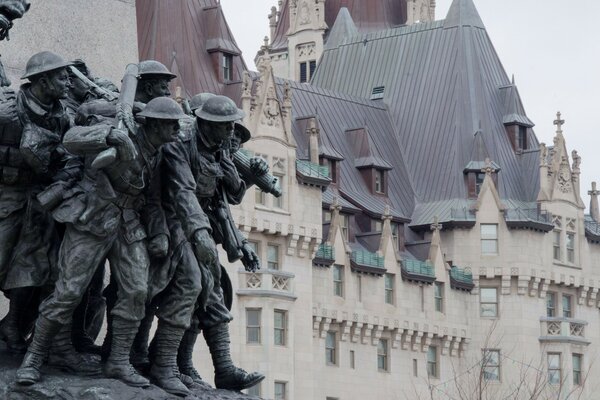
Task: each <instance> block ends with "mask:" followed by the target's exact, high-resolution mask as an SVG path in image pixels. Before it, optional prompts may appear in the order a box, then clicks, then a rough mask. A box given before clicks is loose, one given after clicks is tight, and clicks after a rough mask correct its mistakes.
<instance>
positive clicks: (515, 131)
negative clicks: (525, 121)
mask: <svg viewBox="0 0 600 400" xmlns="http://www.w3.org/2000/svg"><path fill="white" fill-rule="evenodd" d="M505 128H506V134H507V135H508V140H509V141H510V144H511V146H512V148H513V150H514V151H515V152H517V153H520V152H522V151H524V150H527V149H528V146H529V143H528V140H527V130H528V129H529V127H528V126H527V125H520V124H517V123H512V124H509V125H505Z"/></svg>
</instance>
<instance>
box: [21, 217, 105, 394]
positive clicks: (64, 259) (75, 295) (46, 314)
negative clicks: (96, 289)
mask: <svg viewBox="0 0 600 400" xmlns="http://www.w3.org/2000/svg"><path fill="white" fill-rule="evenodd" d="M113 240H114V239H113V238H107V239H101V238H98V237H97V236H94V235H92V234H90V233H86V232H81V231H78V230H77V229H75V228H73V227H72V226H71V225H68V226H67V228H66V231H65V235H64V238H63V241H62V244H61V247H60V253H59V261H58V269H59V272H58V279H57V281H56V286H55V288H54V292H53V293H52V294H51V295H50V296H49V297H48V298H46V299H45V300H44V301H43V302H42V304H41V305H40V315H39V317H38V320H37V322H36V328H35V333H34V335H33V339H32V342H31V344H30V345H29V349H28V350H27V354H26V355H25V358H24V360H23V363H22V364H21V367H20V368H19V370H18V371H17V382H18V383H20V384H24V385H30V384H33V383H35V382H37V381H39V380H40V378H41V375H40V368H41V366H42V363H43V358H44V356H45V355H46V353H47V352H48V350H49V348H50V344H51V343H52V340H53V339H54V337H55V336H56V335H57V333H58V332H59V331H60V329H61V328H62V327H64V326H65V325H67V324H70V323H71V320H72V318H73V311H74V310H75V308H76V307H77V305H78V304H79V302H80V301H81V297H82V296H83V292H84V291H85V289H86V288H87V287H88V285H89V283H90V281H91V279H92V277H93V275H94V272H95V267H96V266H97V265H98V260H101V259H104V258H105V257H106V253H107V252H108V249H109V248H110V246H111V242H112V241H113ZM65 330H66V331H68V332H70V329H67V328H64V329H63V332H64V331H65ZM63 336H66V337H67V339H66V340H68V341H69V342H70V334H69V335H67V334H65V335H63ZM56 345H57V344H56V343H55V344H54V346H55V347H56ZM58 345H59V346H58V347H59V349H60V344H58ZM65 346H68V344H67V343H65Z"/></svg>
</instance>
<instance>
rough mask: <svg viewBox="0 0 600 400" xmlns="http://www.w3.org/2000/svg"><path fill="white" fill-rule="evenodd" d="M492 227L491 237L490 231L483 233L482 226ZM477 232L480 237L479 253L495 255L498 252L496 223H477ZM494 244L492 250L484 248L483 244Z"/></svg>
mask: <svg viewBox="0 0 600 400" xmlns="http://www.w3.org/2000/svg"><path fill="white" fill-rule="evenodd" d="M487 227H494V230H495V234H494V235H493V237H492V234H490V233H484V232H483V231H484V228H487ZM479 233H480V239H481V255H482V256H497V255H498V254H499V248H498V245H499V241H498V224H483V223H482V224H479ZM491 243H493V244H494V251H489V249H486V248H485V244H491Z"/></svg>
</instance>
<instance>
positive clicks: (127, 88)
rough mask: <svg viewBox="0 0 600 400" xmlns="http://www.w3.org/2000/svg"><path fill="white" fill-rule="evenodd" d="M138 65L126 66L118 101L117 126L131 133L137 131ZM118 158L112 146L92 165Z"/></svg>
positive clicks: (100, 165) (101, 164) (96, 165)
mask: <svg viewBox="0 0 600 400" xmlns="http://www.w3.org/2000/svg"><path fill="white" fill-rule="evenodd" d="M138 72H139V71H138V65H137V64H129V65H127V67H126V68H125V75H124V76H123V80H122V83H121V94H120V95H119V101H118V102H117V118H118V119H119V122H118V125H117V128H118V129H123V128H124V127H127V129H128V130H129V132H130V133H135V132H134V131H135V122H134V121H133V111H132V110H133V102H134V100H135V91H136V89H137V83H138ZM116 159H117V149H115V148H114V147H111V148H109V149H106V150H104V151H103V152H101V153H100V154H98V155H97V156H96V158H95V159H94V161H93V162H92V167H93V168H96V169H100V168H103V167H106V166H108V165H111V164H112V163H114V162H115V160H116Z"/></svg>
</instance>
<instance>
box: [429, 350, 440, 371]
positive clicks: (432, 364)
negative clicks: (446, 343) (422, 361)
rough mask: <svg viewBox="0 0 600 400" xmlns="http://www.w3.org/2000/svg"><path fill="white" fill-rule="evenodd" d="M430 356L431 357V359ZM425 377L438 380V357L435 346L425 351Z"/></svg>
mask: <svg viewBox="0 0 600 400" xmlns="http://www.w3.org/2000/svg"><path fill="white" fill-rule="evenodd" d="M431 356H433V359H432V357H431ZM427 376H428V377H429V378H439V357H438V348H437V346H429V348H428V349H427Z"/></svg>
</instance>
